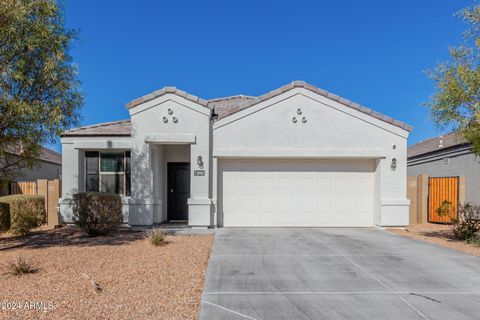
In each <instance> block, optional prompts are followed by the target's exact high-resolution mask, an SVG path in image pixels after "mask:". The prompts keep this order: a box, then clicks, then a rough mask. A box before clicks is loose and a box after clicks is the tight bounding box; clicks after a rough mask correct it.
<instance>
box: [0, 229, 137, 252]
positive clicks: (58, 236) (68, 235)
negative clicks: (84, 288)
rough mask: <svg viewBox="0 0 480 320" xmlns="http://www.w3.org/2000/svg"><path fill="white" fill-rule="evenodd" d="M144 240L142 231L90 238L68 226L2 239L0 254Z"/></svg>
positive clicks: (121, 232) (119, 243) (122, 243)
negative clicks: (11, 251)
mask: <svg viewBox="0 0 480 320" xmlns="http://www.w3.org/2000/svg"><path fill="white" fill-rule="evenodd" d="M143 239H144V237H143V233H142V232H140V231H132V230H125V229H121V230H117V231H114V232H112V233H111V234H109V235H108V236H98V237H89V236H88V235H86V234H85V233H84V232H83V231H82V230H80V229H79V228H77V227H74V226H66V227H63V228H59V229H54V230H41V231H34V232H32V233H31V234H28V235H25V236H8V237H5V236H3V237H0V252H1V251H8V250H15V249H22V248H32V249H40V248H46V247H63V246H100V245H109V246H112V245H124V244H127V243H132V242H135V241H140V240H143Z"/></svg>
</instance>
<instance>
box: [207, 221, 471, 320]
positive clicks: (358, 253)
mask: <svg viewBox="0 0 480 320" xmlns="http://www.w3.org/2000/svg"><path fill="white" fill-rule="evenodd" d="M199 317H200V319H209V320H211V319H258V320H259V319H288V320H291V319H355V320H358V319H368V320H372V319H382V320H383V319H429V320H430V319H431V320H433V319H449V320H450V319H455V320H460V319H478V318H479V317H480V258H477V257H473V256H468V255H465V254H461V253H458V252H456V251H452V250H449V249H445V248H441V247H438V246H435V245H431V244H428V243H424V242H419V241H415V240H412V239H408V238H403V237H400V236H397V235H393V234H390V233H387V232H385V231H382V230H377V229H328V228H324V229H316V228H304V229H303V228H271V229H267V228H265V229H261V228H258V229H253V228H251V229H237V228H235V229H233V228H232V229H228V228H224V229H218V230H217V232H216V235H215V241H214V246H213V251H212V254H211V257H210V261H209V266H208V272H207V278H206V282H205V290H204V293H203V296H202V305H201V310H200V315H199Z"/></svg>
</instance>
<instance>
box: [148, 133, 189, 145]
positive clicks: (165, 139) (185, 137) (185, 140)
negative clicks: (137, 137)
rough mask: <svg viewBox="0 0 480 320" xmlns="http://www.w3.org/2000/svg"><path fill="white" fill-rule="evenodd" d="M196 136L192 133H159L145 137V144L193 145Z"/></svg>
mask: <svg viewBox="0 0 480 320" xmlns="http://www.w3.org/2000/svg"><path fill="white" fill-rule="evenodd" d="M195 141H196V136H195V135H194V134H192V133H160V134H147V135H145V142H146V143H154V144H155V143H158V144H180V143H182V144H192V143H195Z"/></svg>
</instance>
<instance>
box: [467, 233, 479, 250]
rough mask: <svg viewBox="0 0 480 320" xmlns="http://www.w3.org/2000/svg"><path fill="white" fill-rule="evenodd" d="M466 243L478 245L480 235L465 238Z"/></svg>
mask: <svg viewBox="0 0 480 320" xmlns="http://www.w3.org/2000/svg"><path fill="white" fill-rule="evenodd" d="M467 243H468V244H471V245H473V246H475V247H480V236H479V235H476V236H474V237H471V238H470V239H467Z"/></svg>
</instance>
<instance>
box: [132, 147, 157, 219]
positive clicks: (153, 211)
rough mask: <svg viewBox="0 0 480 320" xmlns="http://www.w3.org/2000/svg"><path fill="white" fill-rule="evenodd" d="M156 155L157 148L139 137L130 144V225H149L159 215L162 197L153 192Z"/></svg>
mask: <svg viewBox="0 0 480 320" xmlns="http://www.w3.org/2000/svg"><path fill="white" fill-rule="evenodd" d="M158 157H159V155H158V149H157V148H154V146H152V145H150V144H149V143H145V142H144V141H142V140H140V139H139V140H138V141H134V143H133V144H132V168H131V169H132V178H131V179H132V181H131V183H132V197H131V199H130V205H129V210H130V214H129V223H130V224H131V225H151V224H153V223H154V222H155V220H158V217H159V216H161V206H162V199H161V198H160V196H159V194H158V195H155V193H154V192H155V191H156V190H155V188H154V177H155V176H157V173H158V167H157V162H158Z"/></svg>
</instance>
